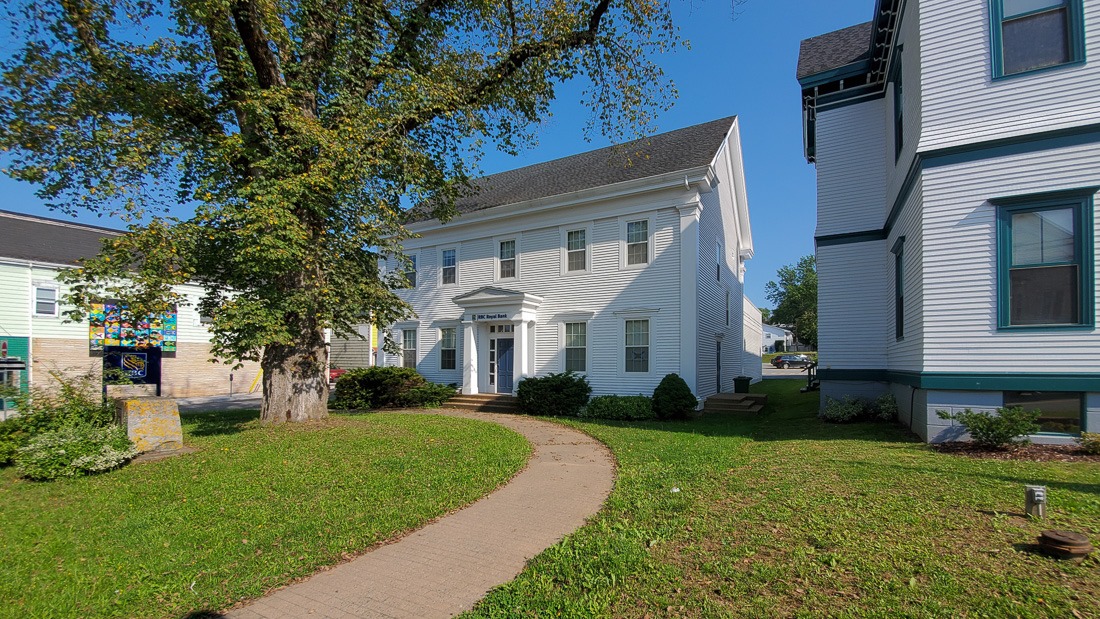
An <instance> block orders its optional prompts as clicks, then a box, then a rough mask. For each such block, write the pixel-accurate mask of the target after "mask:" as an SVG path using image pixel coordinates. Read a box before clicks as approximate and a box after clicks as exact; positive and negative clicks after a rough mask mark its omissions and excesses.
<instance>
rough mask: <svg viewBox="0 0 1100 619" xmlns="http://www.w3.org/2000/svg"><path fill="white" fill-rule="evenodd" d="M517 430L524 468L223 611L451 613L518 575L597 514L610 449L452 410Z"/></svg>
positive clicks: (424, 616)
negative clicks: (352, 555) (398, 533)
mask: <svg viewBox="0 0 1100 619" xmlns="http://www.w3.org/2000/svg"><path fill="white" fill-rule="evenodd" d="M437 414H444V415H452V416H455V417H467V418H470V419H480V420H483V421H491V422H493V423H497V424H500V425H502V426H504V427H506V428H511V429H512V430H515V431H516V432H519V433H520V434H522V435H523V436H524V437H525V438H526V439H527V440H528V441H530V442H531V444H532V446H533V448H534V449H533V453H532V454H531V459H530V460H529V461H528V463H527V468H525V469H524V470H523V471H521V472H520V473H519V474H518V475H516V476H515V477H514V478H512V480H511V481H510V482H509V483H508V484H506V485H504V486H503V487H501V488H498V489H497V490H496V491H495V492H493V493H492V494H489V495H488V496H485V497H483V498H481V499H480V500H478V501H477V502H475V503H473V504H471V505H469V506H467V507H465V508H463V509H462V510H460V511H458V512H455V513H453V514H451V515H449V516H445V517H443V518H440V519H439V520H436V521H435V522H433V523H431V524H429V525H427V526H425V527H424V528H422V529H419V530H418V531H416V532H414V533H411V534H410V535H408V536H406V537H404V538H402V539H401V540H399V541H397V542H395V543H393V544H388V545H384V546H380V547H378V548H375V549H374V550H372V551H370V552H367V553H366V554H364V555H362V556H360V557H358V558H356V559H353V560H352V561H349V562H348V563H344V564H341V565H338V566H336V567H335V568H333V569H331V570H328V571H325V572H321V573H319V574H317V575H315V576H312V577H310V578H309V579H307V580H305V581H302V582H300V583H297V584H294V585H290V586H289V587H286V588H284V589H280V590H278V591H275V592H273V593H271V594H269V595H267V596H265V597H262V598H260V599H258V600H256V601H254V602H252V603H251V604H249V605H248V606H245V607H242V608H238V609H235V610H232V611H229V612H228V613H227V614H226V616H228V617H233V618H236V619H261V618H262V619H275V618H284V617H285V618H291V617H294V618H298V617H340V618H351V617H383V618H398V617H409V618H416V619H429V618H432V617H451V616H453V615H456V614H458V613H461V612H463V611H466V610H469V609H470V608H472V607H473V605H474V604H475V603H476V602H477V601H478V600H480V599H481V598H482V597H484V596H485V594H486V593H488V591H489V589H491V588H493V587H495V586H497V585H500V584H503V583H506V582H508V581H510V580H512V579H513V578H515V577H516V575H517V574H519V572H520V571H521V570H522V569H523V567H524V565H525V564H526V563H527V560H528V559H530V558H532V557H534V556H535V555H536V554H538V553H540V552H542V551H543V550H545V549H546V548H548V547H550V546H552V545H553V544H555V543H557V542H558V541H559V540H561V538H562V537H564V536H565V535H567V534H568V533H571V532H573V531H574V530H576V529H577V528H579V527H580V526H581V525H583V524H584V522H585V520H586V519H587V518H588V517H589V516H591V515H593V514H595V513H596V512H597V511H599V509H600V507H601V506H602V505H603V502H604V500H605V499H606V498H607V496H608V494H610V493H611V488H612V486H613V485H614V481H615V465H614V463H613V460H612V458H611V454H610V452H609V451H608V450H607V448H606V447H604V446H603V444H601V443H599V442H598V441H596V440H595V439H593V438H592V437H590V436H588V435H587V434H584V433H583V432H579V431H577V430H573V429H572V428H567V427H565V426H562V425H559V424H556V423H550V422H547V421H541V420H539V419H533V418H531V417H524V416H519V415H496V414H490V413H473V412H465V411H457V410H442V411H438V412H437Z"/></svg>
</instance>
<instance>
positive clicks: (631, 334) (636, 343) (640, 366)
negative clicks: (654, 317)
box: [626, 320, 649, 373]
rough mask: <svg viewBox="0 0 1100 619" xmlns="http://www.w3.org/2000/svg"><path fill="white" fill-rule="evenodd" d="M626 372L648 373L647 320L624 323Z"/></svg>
mask: <svg viewBox="0 0 1100 619" xmlns="http://www.w3.org/2000/svg"><path fill="white" fill-rule="evenodd" d="M626 371H627V372H629V373H633V372H642V373H644V372H649V320H627V321H626Z"/></svg>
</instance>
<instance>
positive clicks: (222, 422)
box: [180, 410, 260, 436]
mask: <svg viewBox="0 0 1100 619" xmlns="http://www.w3.org/2000/svg"><path fill="white" fill-rule="evenodd" d="M259 418H260V412H259V411H257V410H239V411H216V412H209V413H182V414H180V422H181V423H182V424H183V426H184V428H185V429H186V433H187V434H188V435H190V436H222V435H227V434H237V433H239V432H243V431H244V430H246V429H248V428H249V427H250V426H251V425H252V422H254V421H256V420H257V419H259Z"/></svg>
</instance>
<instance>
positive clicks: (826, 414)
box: [817, 395, 867, 423]
mask: <svg viewBox="0 0 1100 619" xmlns="http://www.w3.org/2000/svg"><path fill="white" fill-rule="evenodd" d="M866 416H867V402H865V401H864V400H861V399H859V398H853V397H852V396H850V395H846V396H844V399H842V400H836V399H833V398H830V397H826V398H825V407H824V408H822V409H821V411H819V412H818V413H817V417H818V419H821V420H822V421H824V422H827V423H852V422H854V421H859V420H861V419H863V418H864V417H866Z"/></svg>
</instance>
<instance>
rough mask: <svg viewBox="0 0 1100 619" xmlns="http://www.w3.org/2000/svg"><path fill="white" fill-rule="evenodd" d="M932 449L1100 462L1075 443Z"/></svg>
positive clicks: (942, 445) (937, 446)
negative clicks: (1004, 447) (999, 447)
mask: <svg viewBox="0 0 1100 619" xmlns="http://www.w3.org/2000/svg"><path fill="white" fill-rule="evenodd" d="M931 447H932V449H935V450H936V451H938V452H940V453H945V454H951V455H954V456H966V457H968V458H978V459H981V460H1023V461H1027V462H1100V455H1091V454H1087V453H1085V452H1083V451H1081V448H1080V447H1078V446H1077V445H1035V444H1031V445H1018V446H1016V447H1010V448H1008V449H986V448H984V447H980V446H978V445H975V444H974V443H961V442H953V443H934V444H932V446H931Z"/></svg>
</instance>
